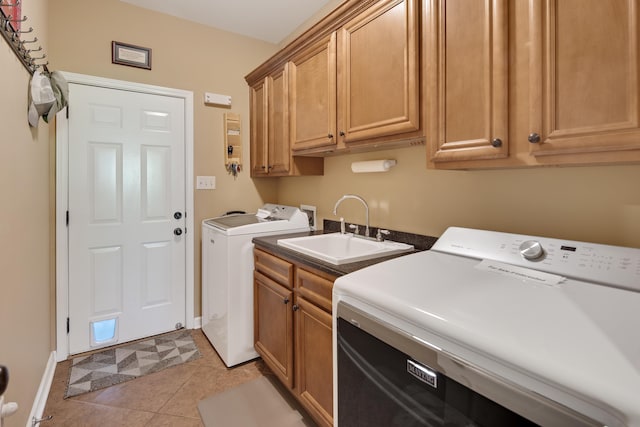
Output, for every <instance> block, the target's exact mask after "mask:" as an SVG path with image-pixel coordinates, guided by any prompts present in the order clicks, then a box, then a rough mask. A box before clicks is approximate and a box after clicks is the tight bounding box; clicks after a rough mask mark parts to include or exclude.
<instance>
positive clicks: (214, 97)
mask: <svg viewBox="0 0 640 427" xmlns="http://www.w3.org/2000/svg"><path fill="white" fill-rule="evenodd" d="M204 103H205V104H215V105H226V106H231V96H229V95H220V94H218V93H211V92H205V94H204Z"/></svg>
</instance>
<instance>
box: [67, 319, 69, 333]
mask: <svg viewBox="0 0 640 427" xmlns="http://www.w3.org/2000/svg"><path fill="white" fill-rule="evenodd" d="M68 333H69V318H68V317H67V334H68Z"/></svg>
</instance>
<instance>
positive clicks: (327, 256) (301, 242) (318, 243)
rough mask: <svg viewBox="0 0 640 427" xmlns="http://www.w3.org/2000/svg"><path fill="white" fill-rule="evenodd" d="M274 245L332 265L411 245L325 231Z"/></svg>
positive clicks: (407, 248)
mask: <svg viewBox="0 0 640 427" xmlns="http://www.w3.org/2000/svg"><path fill="white" fill-rule="evenodd" d="M278 245H280V246H283V247H285V248H288V249H291V250H294V251H296V252H300V253H302V254H305V255H308V256H310V257H313V258H316V259H319V260H321V261H325V262H328V263H330V264H334V265H341V264H347V263H350V262H357V261H365V260H369V259H373V258H379V257H383V256H388V255H393V254H398V253H403V252H410V251H412V250H413V246H412V245H407V244H405V243H398V242H392V241H389V240H386V241H383V242H379V241H377V240H373V239H367V238H363V237H356V236H354V235H353V234H351V233H347V234H340V233H329V234H317V235H314V236H304V237H293V238H290V239H280V240H278Z"/></svg>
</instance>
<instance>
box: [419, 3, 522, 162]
mask: <svg viewBox="0 0 640 427" xmlns="http://www.w3.org/2000/svg"><path fill="white" fill-rule="evenodd" d="M428 3H429V9H430V10H429V14H428V16H429V22H428V24H427V34H426V37H425V42H426V44H427V52H426V55H427V71H426V74H427V76H426V84H427V88H426V92H427V142H428V145H429V156H430V159H429V160H430V161H433V162H446V161H456V160H472V159H493V158H501V157H507V156H508V154H509V149H508V141H507V137H508V135H507V132H508V92H507V91H508V81H507V79H508V74H507V68H508V49H507V45H508V15H507V4H508V0H485V1H468V0H429V1H428Z"/></svg>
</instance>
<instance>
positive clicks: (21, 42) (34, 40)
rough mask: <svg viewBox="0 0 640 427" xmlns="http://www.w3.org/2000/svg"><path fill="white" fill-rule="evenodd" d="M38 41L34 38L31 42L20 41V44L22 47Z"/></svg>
mask: <svg viewBox="0 0 640 427" xmlns="http://www.w3.org/2000/svg"><path fill="white" fill-rule="evenodd" d="M37 41H38V38H37V37H34V38H33V40H21V41H20V44H21V45H22V46H23V47H24V45H25V43H35V42H37Z"/></svg>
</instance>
